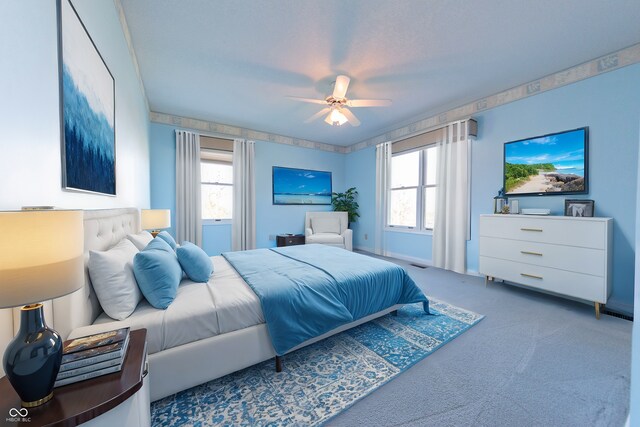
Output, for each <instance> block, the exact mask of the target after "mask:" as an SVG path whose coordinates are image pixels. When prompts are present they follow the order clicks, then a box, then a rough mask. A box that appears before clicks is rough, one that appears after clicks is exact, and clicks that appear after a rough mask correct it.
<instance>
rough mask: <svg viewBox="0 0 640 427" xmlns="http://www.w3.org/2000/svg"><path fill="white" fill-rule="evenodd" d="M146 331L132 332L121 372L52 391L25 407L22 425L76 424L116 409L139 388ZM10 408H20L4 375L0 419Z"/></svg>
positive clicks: (18, 400) (0, 386) (1, 383)
mask: <svg viewBox="0 0 640 427" xmlns="http://www.w3.org/2000/svg"><path fill="white" fill-rule="evenodd" d="M146 337H147V330H146V329H137V330H135V331H131V337H130V339H129V348H128V350H127V355H126V356H125V359H124V364H123V365H122V370H121V371H120V372H115V373H113V374H107V375H103V376H101V377H97V378H92V379H90V380H86V381H80V382H77V383H74V384H69V385H66V386H63V387H58V388H56V389H54V390H53V399H51V400H50V401H49V402H47V403H45V404H44V405H42V406H38V407H35V408H29V409H28V412H29V413H28V415H27V418H30V422H25V423H19V422H16V423H11V424H10V425H25V426H27V425H28V426H31V427H36V426H65V427H67V426H76V425H78V424H81V423H84V422H86V421H89V420H91V419H93V418H96V417H98V416H100V415H102V414H104V413H105V412H107V411H109V410H111V409H113V408H115V407H116V406H118V405H120V404H121V403H122V402H124V401H125V400H127V399H128V398H130V397H131V396H133V395H134V394H135V393H136V392H137V391H138V390H140V388H141V387H142V381H143V375H144V365H145V360H146V353H147V343H146ZM11 408H16V409H20V398H19V397H18V395H17V394H16V392H15V391H14V390H13V387H11V384H10V383H9V380H8V379H7V377H4V378H1V379H0V420H3V421H4V419H5V418H7V417H9V411H10V410H11Z"/></svg>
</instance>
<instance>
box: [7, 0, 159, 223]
mask: <svg viewBox="0 0 640 427" xmlns="http://www.w3.org/2000/svg"><path fill="white" fill-rule="evenodd" d="M73 4H74V6H75V7H76V9H77V11H78V13H79V15H80V17H81V19H82V20H83V22H84V25H85V26H86V27H87V29H88V31H89V34H90V35H91V37H92V38H93V41H94V43H95V44H96V46H97V47H98V50H99V51H100V53H101V54H102V57H103V58H104V60H105V62H106V63H107V66H108V67H109V69H110V71H111V74H113V76H114V78H115V82H116V186H117V188H116V192H117V196H116V197H108V196H100V195H91V194H86V193H78V192H68V191H63V190H62V189H61V161H60V122H59V121H60V119H59V107H58V106H59V96H58V56H57V24H56V2H55V1H39V0H3V1H2V2H1V3H0V54H1V56H2V61H0V209H6V210H9V209H17V208H20V207H21V206H25V205H53V206H56V207H64V208H110V207H124V206H135V207H148V206H149V119H148V111H147V107H146V104H145V99H144V95H143V91H142V89H141V86H140V84H139V82H138V78H137V75H136V72H135V68H134V65H133V61H132V59H131V56H130V53H129V50H128V48H127V44H126V40H125V38H124V33H123V31H122V27H121V25H120V21H119V18H118V13H117V11H116V7H115V5H114V3H113V1H100V2H97V1H90V0H82V1H79V0H75V1H73Z"/></svg>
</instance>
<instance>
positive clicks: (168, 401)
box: [151, 298, 484, 427]
mask: <svg viewBox="0 0 640 427" xmlns="http://www.w3.org/2000/svg"><path fill="white" fill-rule="evenodd" d="M429 306H430V310H431V312H432V315H427V314H425V313H424V311H422V304H421V303H420V304H411V305H407V306H405V307H403V308H402V309H400V310H398V315H397V316H393V315H390V314H389V315H386V316H383V317H380V318H378V319H376V320H373V321H371V322H368V323H365V324H363V325H360V326H358V327H356V328H353V329H350V330H348V331H345V332H342V333H340V334H338V335H334V336H333V337H330V338H327V339H325V340H323V341H320V342H318V343H315V344H313V345H310V346H308V347H305V348H303V349H300V350H298V351H295V352H293V353H291V354H287V355H286V356H285V357H284V358H283V362H284V369H283V371H282V372H280V373H276V372H275V370H274V364H273V360H268V361H266V362H263V363H260V364H258V365H255V366H252V367H249V368H247V369H243V370H241V371H238V372H235V373H233V374H230V375H227V376H225V377H222V378H218V379H216V380H213V381H210V382H208V383H206V384H202V385H200V386H197V387H193V388H191V389H188V390H185V391H182V392H180V393H177V394H175V395H172V396H169V397H166V398H164V399H162V400H158V401H156V402H154V403H152V405H151V423H152V425H153V426H154V427H159V426H171V427H173V426H194V427H195V426H198V427H205V426H222V425H233V426H291V425H295V426H316V425H320V424H322V423H324V422H326V421H327V420H329V419H330V418H332V417H334V416H335V415H337V414H339V413H340V412H341V411H343V410H344V409H346V408H348V407H349V406H351V405H353V404H354V403H355V402H357V401H358V400H360V399H362V398H363V397H365V396H366V395H368V394H369V393H371V392H372V391H374V390H375V389H377V388H378V387H380V386H381V385H383V384H385V383H386V382H388V381H390V380H391V379H393V378H394V377H396V376H397V375H399V374H400V373H402V372H403V371H405V370H407V369H408V368H409V367H411V366H412V365H414V364H415V363H417V362H419V361H420V360H422V359H424V358H425V357H427V356H428V355H430V354H431V353H433V352H434V351H435V350H437V349H438V348H439V347H441V346H443V345H444V344H446V343H447V342H449V341H451V340H452V339H454V338H456V337H457V336H458V335H460V334H461V333H463V332H464V331H466V330H467V329H469V328H470V327H471V326H473V325H475V324H476V323H478V322H479V321H480V320H481V319H482V318H483V317H484V316H482V315H479V314H476V313H473V312H470V311H467V310H464V309H461V308H458V307H455V306H452V305H450V304H446V303H444V302H441V301H438V300H435V299H433V298H429Z"/></svg>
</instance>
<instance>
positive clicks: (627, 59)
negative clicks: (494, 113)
mask: <svg viewBox="0 0 640 427" xmlns="http://www.w3.org/2000/svg"><path fill="white" fill-rule="evenodd" d="M114 1H115V2H116V3H117V4H119V3H120V0H114ZM120 10H121V9H120ZM125 26H126V21H125V22H124V24H123V27H125ZM125 33H126V34H128V31H125ZM127 40H129V39H128V38H127ZM131 52H132V55H133V56H134V58H135V55H134V54H133V50H132V51H131ZM134 62H135V64H136V70H137V62H136V61H135V59H134ZM637 63H640V43H638V44H635V45H633V46H629V47H627V48H625V49H621V50H619V51H616V52H613V53H610V54H607V55H604V56H601V57H599V58H596V59H593V60H591V61H587V62H584V63H582V64H579V65H576V66H574V67H571V68H567V69H566V70H563V71H559V72H557V73H554V74H549V75H548V76H545V77H542V78H540V79H536V80H533V81H531V82H528V83H524V84H522V85H519V86H515V87H513V88H511V89H507V90H505V91H502V92H499V93H496V94H493V95H490V96H487V97H484V98H480V99H478V100H476V101H473V102H470V103H468V104H465V105H462V106H459V107H456V108H454V109H451V110H449V111H445V112H443V113H440V114H437V115H435V116H431V117H427V118H423V119H419V120H416V121H414V122H412V123H410V124H408V125H406V126H402V127H399V128H396V129H393V130H391V131H389V132H386V133H384V134H381V135H378V136H376V137H373V138H369V139H366V140H363V141H360V142H358V143H356V144H352V145H349V146H346V147H344V146H338V145H331V144H326V143H322V142H315V141H309V140H305V139H299V138H293V137H289V136H283V135H278V134H272V133H268V132H260V131H255V130H251V129H245V128H240V127H236V126H230V125H225V124H221V123H215V122H210V121H206V120H198V119H191V118H187V117H180V116H174V115H171V114H165V113H159V112H154V111H151V112H150V113H149V118H150V120H151V121H152V122H155V123H161V124H168V125H174V126H179V127H184V128H190V129H195V130H200V131H204V132H210V133H214V134H219V135H222V136H227V137H234V138H245V139H252V140H259V141H269V142H275V143H278V144H285V145H293V146H297V147H304V148H311V149H315V150H322V151H329V152H332V153H341V154H348V153H353V152H355V151H359V150H363V149H365V148H368V147H372V146H375V145H377V144H380V143H383V142H387V141H396V140H398V139H402V138H407V137H410V136H413V135H417V134H419V133H422V132H426V131H428V130H430V129H433V128H436V127H439V126H442V125H444V124H446V123H449V122H453V121H457V120H464V119H467V118H469V117H471V116H473V115H474V114H478V113H480V112H483V111H486V110H489V109H491V108H495V107H499V106H501V105H505V104H508V103H510V102H514V101H518V100H520V99H524V98H528V97H530V96H534V95H537V94H540V93H543V92H547V91H549V90H553V89H557V88H560V87H562V86H566V85H569V84H572V83H576V82H578V81H581V80H585V79H588V78H591V77H595V76H598V75H600V74H604V73H608V72H610V71H614V70H617V69H619V68H623V67H626V66H628V65H633V64H637ZM143 90H144V86H143ZM145 100H146V97H145Z"/></svg>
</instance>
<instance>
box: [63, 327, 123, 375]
mask: <svg viewBox="0 0 640 427" xmlns="http://www.w3.org/2000/svg"><path fill="white" fill-rule="evenodd" d="M128 345H129V328H122V329H117V330H115V331H109V332H104V333H101V334H94V335H89V336H86V337H81V338H76V339H73V340H69V341H65V343H64V349H63V351H62V365H61V366H60V372H59V373H58V376H57V377H56V382H55V384H54V387H60V386H63V385H67V384H73V383H76V382H78V381H84V380H88V379H89V378H95V377H99V376H101V375H106V374H110V373H113V372H118V371H120V370H121V369H122V362H123V361H124V357H125V355H126V353H127V347H128Z"/></svg>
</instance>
